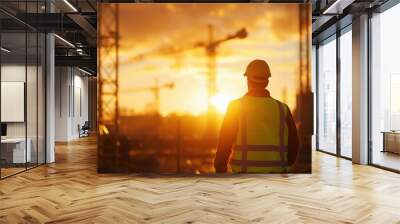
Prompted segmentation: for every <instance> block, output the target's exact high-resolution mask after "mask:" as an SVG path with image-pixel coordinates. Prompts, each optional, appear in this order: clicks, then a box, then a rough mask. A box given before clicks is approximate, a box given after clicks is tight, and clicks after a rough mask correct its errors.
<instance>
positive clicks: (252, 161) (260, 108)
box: [230, 96, 289, 173]
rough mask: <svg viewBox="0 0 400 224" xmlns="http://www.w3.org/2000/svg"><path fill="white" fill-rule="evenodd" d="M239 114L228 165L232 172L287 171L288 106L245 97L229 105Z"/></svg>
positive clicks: (260, 98)
mask: <svg viewBox="0 0 400 224" xmlns="http://www.w3.org/2000/svg"><path fill="white" fill-rule="evenodd" d="M232 106H233V107H236V109H238V111H240V119H239V131H238V134H237V136H236V142H235V144H234V148H233V155H232V157H231V161H230V165H231V168H232V171H233V172H235V173H240V172H242V173H282V172H286V171H287V168H288V167H287V166H288V165H287V162H288V159H287V155H288V154H287V152H288V127H287V124H286V115H287V113H288V112H289V111H288V107H287V106H285V105H284V104H283V103H281V102H279V101H278V100H275V99H273V98H271V97H253V96H244V97H242V98H241V99H238V100H237V101H235V102H234V104H233V105H232Z"/></svg>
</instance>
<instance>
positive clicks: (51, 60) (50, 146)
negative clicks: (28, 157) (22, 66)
mask: <svg viewBox="0 0 400 224" xmlns="http://www.w3.org/2000/svg"><path fill="white" fill-rule="evenodd" d="M54 48H55V44H54V35H53V34H47V36H46V63H47V64H46V87H47V88H46V97H47V98H46V103H47V104H46V105H47V106H46V116H47V117H46V146H47V148H46V163H52V162H54V161H55V151H54V133H55V117H54V115H55V97H54V95H55V72H54V67H55V56H54Z"/></svg>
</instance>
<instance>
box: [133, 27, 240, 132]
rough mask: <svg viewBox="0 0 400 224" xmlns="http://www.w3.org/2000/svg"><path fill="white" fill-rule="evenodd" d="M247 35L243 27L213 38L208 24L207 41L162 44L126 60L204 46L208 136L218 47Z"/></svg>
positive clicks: (212, 119)
mask: <svg viewBox="0 0 400 224" xmlns="http://www.w3.org/2000/svg"><path fill="white" fill-rule="evenodd" d="M247 35H248V33H247V31H246V29H245V28H242V29H240V30H238V31H237V32H235V33H233V34H230V35H227V36H226V37H224V38H220V39H215V37H214V26H213V25H212V24H209V25H208V40H207V41H198V42H195V43H194V44H190V45H188V46H162V47H159V48H156V49H154V50H151V51H149V52H146V53H143V54H139V55H136V56H134V57H131V58H129V59H128V61H127V62H132V61H135V62H137V61H141V60H144V59H146V58H147V57H149V56H152V55H155V54H158V55H171V54H178V53H181V52H183V51H187V50H192V49H195V48H204V49H205V52H206V56H207V58H208V61H207V70H208V71H207V80H208V81H207V90H208V91H207V102H208V118H207V126H208V133H209V135H210V136H212V135H214V134H215V133H216V125H215V124H216V107H215V105H213V104H212V100H211V99H212V97H213V96H215V95H216V93H217V78H216V73H217V65H216V61H217V55H218V47H219V46H220V45H221V44H223V43H225V42H227V41H229V40H233V39H244V38H246V37H247Z"/></svg>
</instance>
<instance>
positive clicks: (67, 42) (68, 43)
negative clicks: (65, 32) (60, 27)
mask: <svg viewBox="0 0 400 224" xmlns="http://www.w3.org/2000/svg"><path fill="white" fill-rule="evenodd" d="M54 36H55V37H57V38H58V39H59V40H61V41H62V42H64V43H65V44H67V45H68V46H70V47H72V48H75V45H73V44H72V43H71V42H69V41H68V40H66V39H64V38H62V37H60V36H59V35H58V34H54Z"/></svg>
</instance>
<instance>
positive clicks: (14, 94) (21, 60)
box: [0, 32, 31, 177]
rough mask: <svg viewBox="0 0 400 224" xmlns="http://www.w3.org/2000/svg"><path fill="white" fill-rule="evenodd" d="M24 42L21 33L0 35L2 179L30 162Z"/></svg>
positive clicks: (24, 39) (19, 170) (20, 169)
mask: <svg viewBox="0 0 400 224" xmlns="http://www.w3.org/2000/svg"><path fill="white" fill-rule="evenodd" d="M26 42H27V37H26V33H25V32H10V33H4V32H3V33H2V34H1V46H2V49H3V50H2V52H1V54H2V56H1V87H0V88H1V107H0V109H1V124H2V137H1V138H2V139H1V161H2V166H1V175H2V177H6V176H9V175H12V174H15V173H18V172H21V171H23V170H25V169H26V162H30V161H31V160H30V159H31V151H30V150H29V145H28V150H27V141H26V139H27V136H26V134H27V129H26V128H27V126H26V110H25V108H26V101H25V99H26V77H27V76H26V75H27V66H26V61H27V48H26V45H27V44H26ZM4 49H6V50H4Z"/></svg>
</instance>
